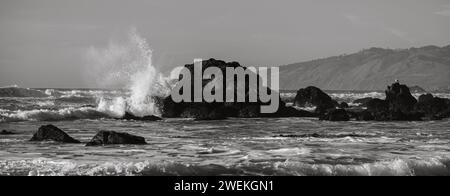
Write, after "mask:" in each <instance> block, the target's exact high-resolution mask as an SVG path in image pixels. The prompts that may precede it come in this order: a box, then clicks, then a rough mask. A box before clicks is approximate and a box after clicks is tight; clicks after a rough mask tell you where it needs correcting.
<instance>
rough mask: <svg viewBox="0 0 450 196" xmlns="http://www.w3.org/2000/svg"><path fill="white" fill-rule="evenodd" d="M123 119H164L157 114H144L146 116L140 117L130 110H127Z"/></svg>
mask: <svg viewBox="0 0 450 196" xmlns="http://www.w3.org/2000/svg"><path fill="white" fill-rule="evenodd" d="M121 119H123V120H136V121H157V120H162V119H161V118H160V117H157V116H144V117H139V116H135V115H133V114H131V113H129V112H125V115H124V116H123V117H122V118H121Z"/></svg>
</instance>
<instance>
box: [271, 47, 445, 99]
mask: <svg viewBox="0 0 450 196" xmlns="http://www.w3.org/2000/svg"><path fill="white" fill-rule="evenodd" d="M395 79H399V80H400V82H401V83H405V84H407V85H410V86H414V85H418V86H420V87H423V88H424V89H425V90H438V89H440V90H447V89H450V45H449V46H446V47H442V48H441V47H436V46H426V47H422V48H410V49H401V50H391V49H382V48H371V49H366V50H362V51H360V52H358V53H354V54H349V55H341V56H335V57H329V58H325V59H319V60H313V61H309V62H303V63H296V64H290V65H284V66H280V88H281V89H286V90H298V89H300V88H303V87H306V86H310V85H313V86H317V87H319V88H322V89H326V90H384V89H386V86H387V85H388V84H391V83H392V82H393V81H395Z"/></svg>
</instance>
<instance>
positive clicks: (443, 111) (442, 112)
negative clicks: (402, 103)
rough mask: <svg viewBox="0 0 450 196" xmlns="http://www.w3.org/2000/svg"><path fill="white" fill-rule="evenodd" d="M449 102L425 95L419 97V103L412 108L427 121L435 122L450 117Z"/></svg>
mask: <svg viewBox="0 0 450 196" xmlns="http://www.w3.org/2000/svg"><path fill="white" fill-rule="evenodd" d="M449 103H450V100H449V99H443V98H439V97H434V96H433V95H432V94H425V95H421V96H420V97H419V101H418V102H417V104H416V105H415V106H414V109H415V110H416V111H417V112H422V113H424V114H425V117H426V118H427V119H431V120H436V119H442V118H447V117H450V116H449V115H448V114H449V111H450V104H449Z"/></svg>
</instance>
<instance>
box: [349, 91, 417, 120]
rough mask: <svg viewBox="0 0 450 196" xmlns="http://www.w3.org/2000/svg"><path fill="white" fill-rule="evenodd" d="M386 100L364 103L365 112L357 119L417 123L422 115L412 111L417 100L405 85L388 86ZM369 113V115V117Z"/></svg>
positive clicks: (372, 100) (373, 100)
mask: <svg viewBox="0 0 450 196" xmlns="http://www.w3.org/2000/svg"><path fill="white" fill-rule="evenodd" d="M385 93H386V99H385V100H381V99H371V100H369V99H368V100H369V101H368V102H367V103H366V107H367V112H364V113H360V115H364V116H360V117H358V119H362V120H363V119H372V118H373V119H374V120H377V121H417V120H421V119H422V117H423V114H422V113H420V112H417V111H415V110H414V106H415V104H416V103H417V100H416V99H415V98H414V97H413V96H412V95H411V93H410V91H409V88H408V87H407V86H406V85H401V84H399V83H394V84H392V85H391V86H388V88H387V90H386V91H385ZM369 113H370V115H369Z"/></svg>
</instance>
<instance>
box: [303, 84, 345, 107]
mask: <svg viewBox="0 0 450 196" xmlns="http://www.w3.org/2000/svg"><path fill="white" fill-rule="evenodd" d="M294 105H295V106H298V107H311V106H315V107H316V112H318V113H323V112H325V111H326V110H328V109H332V108H336V106H337V105H338V103H337V102H336V101H335V100H333V99H332V98H331V97H330V96H328V95H327V94H326V93H324V92H323V91H322V90H320V89H319V88H317V87H314V86H309V87H307V88H304V89H300V90H298V91H297V95H296V96H295V102H294Z"/></svg>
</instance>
